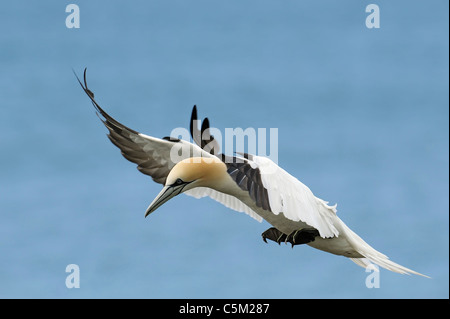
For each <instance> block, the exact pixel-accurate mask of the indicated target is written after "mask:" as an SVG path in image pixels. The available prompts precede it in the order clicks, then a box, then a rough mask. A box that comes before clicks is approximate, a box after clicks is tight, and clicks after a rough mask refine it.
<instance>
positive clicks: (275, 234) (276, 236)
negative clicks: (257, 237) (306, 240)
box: [261, 227, 287, 245]
mask: <svg viewBox="0 0 450 319" xmlns="http://www.w3.org/2000/svg"><path fill="white" fill-rule="evenodd" d="M261 236H262V238H263V240H264V242H265V243H267V240H266V239H270V240H273V241H274V242H276V243H278V245H279V244H280V243H281V242H285V241H286V238H287V235H286V234H284V233H282V232H280V231H279V230H278V229H276V228H275V227H271V228H269V229H268V230H266V231H265V232H264V233H262V234H261Z"/></svg>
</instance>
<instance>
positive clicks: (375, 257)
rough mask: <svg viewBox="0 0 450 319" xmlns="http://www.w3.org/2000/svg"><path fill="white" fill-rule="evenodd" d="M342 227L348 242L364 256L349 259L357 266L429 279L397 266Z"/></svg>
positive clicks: (349, 230) (348, 229)
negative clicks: (372, 264) (370, 266)
mask: <svg viewBox="0 0 450 319" xmlns="http://www.w3.org/2000/svg"><path fill="white" fill-rule="evenodd" d="M342 224H343V227H344V228H345V233H346V235H347V238H348V240H349V241H350V242H351V243H352V244H353V247H354V248H355V250H356V251H357V252H358V253H359V254H361V255H362V256H364V257H365V258H350V259H351V260H352V261H353V262H354V263H356V264H357V265H358V266H361V267H364V268H366V267H367V266H369V265H370V264H371V263H374V264H376V265H378V266H380V267H383V268H385V269H387V270H390V271H393V272H396V273H399V274H408V275H410V274H414V275H419V276H423V277H427V278H430V277H428V276H426V275H424V274H421V273H419V272H417V271H414V270H412V269H409V268H406V267H404V266H402V265H399V264H397V263H395V262H393V261H391V260H390V259H389V257H388V256H386V255H384V254H382V253H380V252H379V251H377V250H375V249H374V248H372V247H371V246H370V245H369V244H367V243H366V242H365V241H364V240H363V239H362V238H361V237H359V236H358V235H357V234H356V233H354V232H353V231H352V230H351V229H350V228H348V227H347V225H345V224H344V223H342Z"/></svg>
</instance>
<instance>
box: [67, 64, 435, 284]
mask: <svg viewBox="0 0 450 319" xmlns="http://www.w3.org/2000/svg"><path fill="white" fill-rule="evenodd" d="M75 75H76V74H75ZM77 79H78V82H79V83H80V85H81V87H82V88H83V90H84V91H85V92H86V94H87V95H88V96H89V98H90V99H91V101H92V104H93V105H94V107H95V109H96V110H97V112H98V113H100V116H101V120H102V122H103V123H104V125H105V126H106V128H107V129H108V130H109V135H108V137H109V139H110V140H111V142H112V143H113V144H114V145H116V146H117V147H118V148H119V149H120V150H121V152H122V155H123V156H124V157H125V158H126V159H127V160H129V161H131V162H133V163H136V164H137V165H138V167H137V168H138V169H139V170H140V171H141V172H142V173H144V174H146V175H149V176H151V177H152V178H153V180H154V181H155V182H157V183H160V184H163V185H164V187H163V189H162V190H161V192H160V193H159V194H158V195H157V196H156V198H155V199H154V200H153V202H152V203H151V204H150V205H149V207H148V208H147V210H146V213H145V216H148V215H149V214H150V213H152V212H154V211H155V210H156V209H157V208H158V207H160V206H161V205H162V204H164V203H165V202H167V201H168V200H170V199H171V198H173V197H175V196H176V195H178V194H181V193H185V194H187V195H190V196H194V197H196V198H201V197H206V196H209V197H211V198H212V199H214V200H216V201H218V202H220V203H222V204H223V205H225V206H226V207H228V208H231V209H233V210H236V211H239V212H245V213H246V214H248V215H250V216H251V217H253V218H255V219H256V220H258V221H260V222H261V221H262V220H263V219H265V220H266V221H267V222H269V223H270V224H271V225H272V226H273V227H271V228H269V229H268V230H266V231H265V232H263V233H262V237H263V240H264V241H265V242H267V241H266V239H270V240H273V241H275V242H277V243H280V242H285V243H287V242H289V243H291V244H292V246H294V245H300V244H307V245H309V246H311V247H314V248H316V249H320V250H323V251H326V252H329V253H332V254H335V255H342V256H345V257H348V258H350V259H351V260H352V261H353V262H355V263H356V264H358V265H359V266H362V267H367V266H368V265H370V264H371V263H375V264H377V265H379V266H381V267H383V268H386V269H388V270H390V271H393V272H397V273H400V274H416V275H421V276H424V277H427V276H425V275H423V274H420V273H418V272H416V271H414V270H411V269H409V268H406V267H404V266H401V265H399V264H397V263H395V262H393V261H391V260H389V258H388V257H387V256H386V255H384V254H382V253H380V252H378V251H377V250H375V249H374V248H372V247H371V246H370V245H368V244H367V243H366V242H365V241H364V240H362V239H361V237H359V236H358V235H357V234H356V233H354V232H353V231H352V230H351V229H350V228H349V227H347V226H346V225H345V223H344V222H343V221H342V220H341V219H340V218H339V217H338V216H337V215H336V205H335V206H329V205H328V202H326V201H324V200H322V199H320V198H317V197H315V196H314V194H313V193H312V192H311V190H310V189H309V188H308V187H307V186H305V185H304V184H303V183H301V182H300V181H299V180H298V179H296V178H295V177H293V176H292V175H290V174H289V173H287V172H286V171H285V170H283V169H282V168H280V167H279V166H278V165H276V164H275V163H274V162H273V161H271V160H270V159H268V158H265V157H262V156H256V155H250V154H245V153H238V154H240V155H241V156H226V155H224V154H218V152H217V151H218V144H217V141H215V140H214V137H213V136H211V135H210V134H209V121H208V119H207V118H205V120H204V121H203V123H202V126H201V130H200V131H199V130H198V126H197V124H196V122H197V110H196V107H195V106H194V109H193V111H192V116H191V123H190V130H191V135H192V137H193V139H194V141H195V142H196V143H197V144H198V145H199V146H197V145H194V144H192V143H189V142H187V141H184V140H180V139H175V138H171V137H164V138H163V139H159V138H155V137H151V136H148V135H145V134H141V133H139V132H137V131H134V130H132V129H130V128H128V127H126V126H125V125H123V124H121V123H119V122H117V121H116V120H115V119H113V118H112V117H111V116H110V115H108V114H107V113H106V112H105V111H104V110H103V109H102V108H101V107H100V106H99V105H98V103H97V102H96V101H95V100H94V94H93V93H92V92H91V91H90V90H89V89H88V88H87V83H86V69H85V70H84V85H83V84H82V83H81V81H80V80H79V78H78V77H77ZM100 116H99V117H100ZM174 150H175V152H176V154H182V156H176V159H174V156H171V152H172V155H173V154H174V153H173V152H174Z"/></svg>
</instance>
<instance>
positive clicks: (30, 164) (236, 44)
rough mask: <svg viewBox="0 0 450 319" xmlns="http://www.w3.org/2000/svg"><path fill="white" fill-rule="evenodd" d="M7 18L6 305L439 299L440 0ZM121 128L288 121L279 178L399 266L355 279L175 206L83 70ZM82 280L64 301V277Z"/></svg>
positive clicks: (444, 252)
mask: <svg viewBox="0 0 450 319" xmlns="http://www.w3.org/2000/svg"><path fill="white" fill-rule="evenodd" d="M76 3H77V4H78V5H79V7H80V13H81V20H80V22H81V27H80V29H67V28H66V26H65V19H66V16H67V15H68V14H67V13H66V12H65V5H66V4H63V3H60V4H57V3H56V2H51V1H40V2H31V1H15V2H5V3H3V4H2V6H1V8H0V30H1V32H0V48H1V50H0V68H1V72H0V74H1V75H0V128H1V135H0V136H1V137H0V143H1V149H2V156H1V157H0V167H1V169H0V214H1V215H0V216H1V222H0V256H1V257H0V283H1V285H0V297H2V298H17V297H20V298H36V297H40V298H81V297H84V298H107V297H113V298H122V297H123V298H128V297H138V298H334V297H341V298H448V296H449V287H448V280H449V278H448V273H449V257H448V250H449V247H448V243H449V227H448V221H449V219H448V210H449V197H448V191H449V180H448V176H449V171H448V167H449V149H448V142H449V140H448V129H449V125H448V123H449V122H448V115H449V114H448V112H449V111H448V110H449V108H448V105H449V99H448V84H449V83H448V69H449V68H448V2H447V1H430V2H418V1H415V2H410V1H377V2H376V3H377V4H378V5H379V7H380V9H381V28H380V29H377V30H374V29H371V30H369V29H367V28H366V27H365V24H364V22H365V17H366V15H367V14H366V13H365V6H366V5H367V4H368V3H367V4H364V3H362V2H361V1H346V2H344V3H342V2H339V3H337V2H332V1H321V2H315V1H309V0H308V1H293V0H291V1H283V2H282V3H279V2H274V1H268V0H264V1H245V2H243V1H226V2H224V1H221V2H219V1H206V0H203V1H199V0H191V1H173V0H170V1H134V2H132V3H120V4H107V3H106V2H100V1H77V2H76ZM84 67H88V70H89V71H88V82H89V85H90V87H91V89H93V90H94V92H95V94H96V97H97V99H98V101H99V103H100V104H101V105H102V106H103V107H104V108H105V109H106V110H107V111H108V112H110V113H111V114H112V115H113V116H114V117H116V118H117V119H118V120H119V121H121V122H122V123H124V124H126V125H128V126H130V127H132V128H134V129H136V130H138V131H141V132H143V133H147V134H149V135H154V136H166V135H168V134H169V133H170V131H171V130H172V129H173V128H175V127H188V120H189V116H190V111H191V108H192V105H194V104H197V105H198V107H199V112H200V115H201V116H208V117H209V118H210V120H211V121H212V125H213V126H215V127H218V128H221V129H223V128H225V127H243V128H246V127H255V128H257V127H266V128H269V127H277V128H278V129H279V156H278V157H279V164H280V165H281V166H282V167H283V168H285V169H286V170H287V171H289V172H290V173H291V174H293V175H294V176H296V177H298V178H299V179H300V180H301V181H302V182H304V183H305V184H306V185H308V186H309V187H310V188H311V189H312V190H313V192H314V193H315V194H316V196H318V197H320V198H323V199H325V200H328V201H330V203H332V204H334V203H336V202H337V203H338V214H339V215H340V216H341V218H342V219H343V220H344V221H345V222H346V223H347V224H348V225H349V226H350V227H351V228H352V229H353V230H355V231H356V232H357V233H358V234H359V235H361V236H362V237H363V238H364V239H365V240H366V241H367V242H368V243H370V244H371V245H373V246H374V247H375V248H376V249H379V250H380V251H382V252H383V253H385V254H387V255H388V256H390V257H391V258H392V259H393V260H394V261H396V262H398V263H400V264H403V265H405V266H407V267H410V268H412V269H415V270H417V271H419V272H422V273H425V274H427V275H429V276H431V277H432V278H433V279H425V278H420V277H411V276H401V275H398V274H393V273H390V272H388V271H382V272H381V278H380V284H381V286H380V288H379V289H368V288H366V286H365V279H366V276H367V275H368V274H367V273H365V272H364V269H362V268H359V267H357V266H356V265H354V264H353V263H352V262H351V261H349V260H346V259H345V258H343V257H337V256H333V255H330V254H326V253H323V252H320V251H316V250H314V249H312V248H310V247H307V246H305V247H300V246H297V247H295V248H294V249H293V250H292V249H291V248H289V247H288V246H286V247H284V246H281V247H279V246H278V245H275V244H269V245H266V244H264V243H263V242H262V240H261V238H260V233H261V232H263V231H264V230H265V229H266V228H268V226H269V225H268V224H267V223H266V222H264V223H263V224H259V223H257V222H255V221H254V220H252V219H251V218H249V217H248V216H246V215H244V214H239V213H236V212H233V211H230V210H229V209H227V208H225V207H223V206H221V205H220V204H217V203H215V202H213V201H212V200H209V199H202V200H196V199H193V198H190V197H187V196H180V197H177V198H175V199H174V200H172V201H171V202H169V203H167V204H165V205H164V206H163V207H161V208H160V209H159V210H158V211H157V212H156V213H154V214H152V215H151V216H150V217H149V218H147V219H144V211H145V208H146V207H147V205H148V204H149V203H150V201H151V200H152V199H153V198H154V196H155V195H156V194H157V193H158V191H159V189H160V185H157V184H155V183H153V182H152V181H151V179H149V178H148V177H147V176H144V175H142V174H140V173H139V172H138V171H137V170H136V169H135V168H134V165H133V164H131V163H129V162H127V161H126V160H125V159H123V158H122V157H121V155H120V153H119V151H118V150H117V149H116V148H115V147H114V146H113V145H112V144H111V143H110V142H109V141H108V139H107V138H106V136H105V133H106V129H105V128H104V127H103V126H102V124H101V122H100V121H99V120H98V118H97V117H96V116H95V113H94V111H93V109H92V107H91V105H90V103H89V101H88V98H87V97H86V96H85V95H84V93H83V92H82V91H81V89H80V87H79V85H78V83H77V82H76V80H75V77H74V75H73V73H72V70H71V69H72V68H73V69H74V70H76V72H78V73H79V74H81V72H82V70H83V68H84ZM72 263H74V264H77V265H79V267H80V272H81V274H80V279H81V282H80V285H81V287H80V288H79V289H67V288H66V286H65V279H66V276H67V275H68V274H67V273H65V268H66V265H68V264H72Z"/></svg>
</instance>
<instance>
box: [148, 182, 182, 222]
mask: <svg viewBox="0 0 450 319" xmlns="http://www.w3.org/2000/svg"><path fill="white" fill-rule="evenodd" d="M184 186H185V185H179V186H164V188H163V189H162V190H161V192H160V193H159V194H158V196H156V198H155V199H154V200H153V202H152V203H151V204H150V206H148V208H147V210H146V211H145V217H147V216H148V215H150V214H151V213H153V212H154V211H155V210H156V209H157V208H158V207H159V206H161V205H162V204H164V203H165V202H167V201H168V200H169V199H171V198H172V197H175V196H177V195H178V194H180V193H181V192H182V191H183V188H184Z"/></svg>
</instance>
